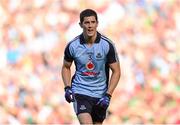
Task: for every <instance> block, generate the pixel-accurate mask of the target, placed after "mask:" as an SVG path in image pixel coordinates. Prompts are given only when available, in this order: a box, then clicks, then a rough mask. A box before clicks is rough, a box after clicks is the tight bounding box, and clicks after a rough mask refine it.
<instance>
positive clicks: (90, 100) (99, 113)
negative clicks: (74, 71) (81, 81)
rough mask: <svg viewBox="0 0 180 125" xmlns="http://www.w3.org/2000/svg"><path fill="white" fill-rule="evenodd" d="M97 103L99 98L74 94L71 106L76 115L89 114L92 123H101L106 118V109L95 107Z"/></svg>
mask: <svg viewBox="0 0 180 125" xmlns="http://www.w3.org/2000/svg"><path fill="white" fill-rule="evenodd" d="M98 101H99V98H94V97H90V96H86V95H80V94H75V101H74V103H73V106H74V110H75V112H76V115H78V114H80V113H89V114H91V117H92V120H93V122H103V120H104V119H105V118H106V109H104V108H102V107H99V106H98V105H97V102H98Z"/></svg>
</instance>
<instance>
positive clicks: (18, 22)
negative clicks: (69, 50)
mask: <svg viewBox="0 0 180 125" xmlns="http://www.w3.org/2000/svg"><path fill="white" fill-rule="evenodd" d="M86 8H92V9H95V10H96V11H97V13H98V17H99V27H98V30H99V32H100V33H102V34H104V35H106V36H108V37H109V38H110V39H111V40H112V41H113V42H114V43H115V45H116V47H117V51H118V54H119V58H120V64H121V70H122V76H121V79H120V82H119V84H118V86H117V88H116V90H115V92H114V94H113V97H112V101H111V104H110V107H109V113H108V116H107V119H106V120H105V121H104V124H180V107H179V104H180V75H179V73H180V72H179V71H180V55H179V54H180V37H179V36H180V1H179V0H91V1H90V0H1V1H0V124H13V125H14V124H78V121H77V118H76V116H75V114H74V111H73V108H72V104H68V103H67V102H66V101H65V99H64V85H63V82H62V78H61V75H60V71H61V67H62V61H63V51H64V48H65V46H66V44H67V43H68V42H69V41H70V40H71V39H73V38H74V37H76V36H77V35H79V34H80V33H81V32H82V30H81V28H80V27H79V24H78V23H79V13H80V12H81V11H82V10H84V9H86ZM73 71H74V70H72V72H73Z"/></svg>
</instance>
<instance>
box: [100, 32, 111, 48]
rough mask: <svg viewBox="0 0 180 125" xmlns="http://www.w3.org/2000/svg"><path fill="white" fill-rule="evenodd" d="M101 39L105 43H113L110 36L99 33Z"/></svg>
mask: <svg viewBox="0 0 180 125" xmlns="http://www.w3.org/2000/svg"><path fill="white" fill-rule="evenodd" d="M101 39H102V41H103V42H105V43H107V44H108V45H110V46H111V45H114V42H113V41H112V40H111V39H110V38H108V37H107V36H105V35H103V34H101Z"/></svg>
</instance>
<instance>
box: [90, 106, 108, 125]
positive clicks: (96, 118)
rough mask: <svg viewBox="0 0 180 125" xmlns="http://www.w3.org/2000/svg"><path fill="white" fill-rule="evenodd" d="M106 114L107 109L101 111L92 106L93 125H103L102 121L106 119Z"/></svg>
mask: <svg viewBox="0 0 180 125" xmlns="http://www.w3.org/2000/svg"><path fill="white" fill-rule="evenodd" d="M106 114H107V109H103V108H102V107H99V106H94V107H93V108H92V112H91V116H92V120H93V123H99V124H100V123H103V121H104V119H105V118H106Z"/></svg>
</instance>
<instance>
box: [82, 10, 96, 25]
mask: <svg viewBox="0 0 180 125" xmlns="http://www.w3.org/2000/svg"><path fill="white" fill-rule="evenodd" d="M88 16H95V18H96V21H98V17H97V13H96V11H94V10H92V9H85V10H83V11H82V12H81V13H80V23H82V22H83V20H84V17H88Z"/></svg>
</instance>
